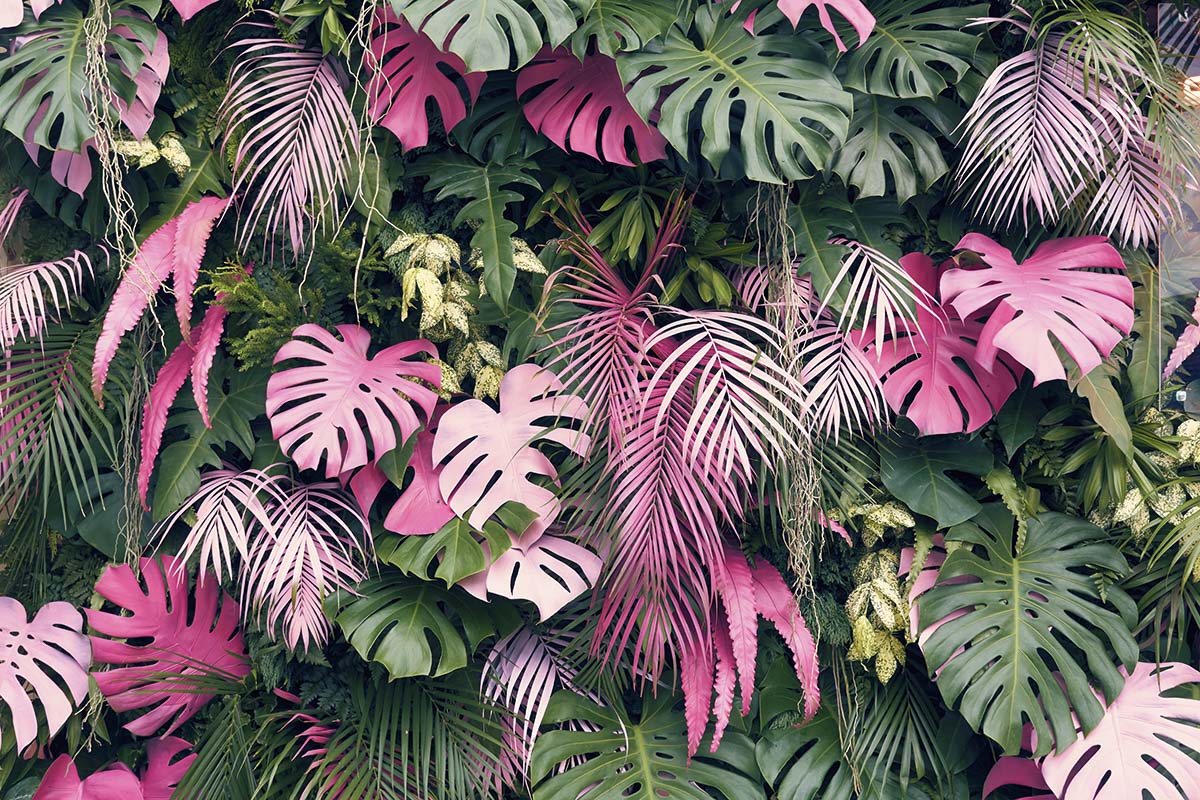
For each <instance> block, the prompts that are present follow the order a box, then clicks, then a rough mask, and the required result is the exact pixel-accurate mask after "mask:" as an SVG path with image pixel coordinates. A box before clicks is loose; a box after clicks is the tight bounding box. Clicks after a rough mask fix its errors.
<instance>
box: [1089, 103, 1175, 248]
mask: <svg viewBox="0 0 1200 800" xmlns="http://www.w3.org/2000/svg"><path fill="white" fill-rule="evenodd" d="M1142 127H1143V129H1144V127H1145V123H1144V121H1143V123H1142ZM1179 213H1180V203H1179V196H1178V194H1177V193H1176V192H1175V190H1174V189H1173V187H1172V186H1171V185H1170V182H1169V181H1168V180H1167V179H1166V176H1165V175H1164V174H1163V165H1162V159H1161V157H1160V152H1159V149H1158V146H1157V145H1156V144H1155V143H1154V142H1153V141H1151V140H1150V137H1148V136H1145V135H1141V136H1129V137H1126V139H1125V142H1124V145H1123V146H1122V147H1120V149H1119V150H1118V151H1117V152H1116V153H1115V154H1114V158H1113V160H1112V163H1111V164H1110V165H1109V168H1108V170H1107V171H1106V172H1105V175H1104V179H1103V180H1102V181H1101V182H1100V185H1099V186H1098V187H1097V188H1096V193H1095V195H1094V196H1093V197H1092V201H1091V203H1090V205H1089V206H1088V209H1087V212H1086V217H1087V219H1088V220H1090V222H1091V224H1090V227H1091V229H1092V230H1094V231H1096V232H1097V233H1100V234H1103V235H1104V236H1109V237H1111V238H1113V239H1117V240H1119V241H1121V242H1124V243H1125V244H1126V245H1128V246H1129V247H1136V248H1140V247H1145V246H1146V245H1149V244H1153V243H1155V242H1157V241H1158V232H1159V230H1160V229H1161V228H1162V225H1163V222H1164V221H1165V220H1168V219H1174V218H1175V217H1177V216H1178V214H1179Z"/></svg>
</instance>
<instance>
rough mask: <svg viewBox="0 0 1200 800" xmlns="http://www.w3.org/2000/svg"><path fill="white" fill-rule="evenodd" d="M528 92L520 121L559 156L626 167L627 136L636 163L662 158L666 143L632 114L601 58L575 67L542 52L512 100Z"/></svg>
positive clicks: (564, 57) (561, 55) (560, 52)
mask: <svg viewBox="0 0 1200 800" xmlns="http://www.w3.org/2000/svg"><path fill="white" fill-rule="evenodd" d="M531 90H532V91H536V94H535V95H533V96H532V97H526V98H525V99H524V101H523V103H522V105H521V110H522V111H523V112H524V114H525V119H527V120H529V124H530V125H532V126H533V129H534V130H536V131H538V132H539V133H542V134H544V135H545V136H546V138H548V139H549V140H550V141H552V142H554V143H555V144H556V145H558V146H559V147H560V148H562V149H563V150H566V151H568V152H573V153H583V154H584V155H589V156H591V157H592V158H594V159H596V160H598V161H606V162H608V163H610V164H623V165H625V166H628V167H631V166H633V165H634V160H633V157H632V154H631V153H629V152H627V151H626V149H625V147H626V146H625V142H626V138H627V137H629V136H632V137H633V142H634V146H635V147H636V148H637V160H638V161H639V162H640V163H643V164H647V163H649V162H651V161H658V160H659V159H662V158H666V156H667V140H666V139H665V138H664V137H663V135H662V134H661V133H659V132H658V129H657V128H652V127H651V126H650V125H648V124H647V123H646V121H645V120H643V119H642V118H641V117H640V116H638V113H637V112H636V111H634V109H633V105H632V104H631V103H630V102H629V98H628V97H626V96H625V87H624V85H623V84H622V82H621V76H620V75H619V74H618V73H617V62H616V61H615V60H614V59H612V58H611V57H609V56H606V55H604V54H603V53H592V54H590V55H588V56H586V57H585V58H584V59H583V61H580V60H579V59H578V58H576V57H575V56H574V55H573V54H572V53H571V51H570V50H567V49H566V48H565V47H560V48H558V49H556V50H551V49H550V48H548V47H543V48H542V50H541V52H540V53H538V54H537V56H535V57H534V59H533V61H531V62H530V63H529V64H528V65H526V66H525V67H522V68H521V71H520V73H518V75H517V95H518V96H524V95H525V94H526V93H527V92H530V91H531Z"/></svg>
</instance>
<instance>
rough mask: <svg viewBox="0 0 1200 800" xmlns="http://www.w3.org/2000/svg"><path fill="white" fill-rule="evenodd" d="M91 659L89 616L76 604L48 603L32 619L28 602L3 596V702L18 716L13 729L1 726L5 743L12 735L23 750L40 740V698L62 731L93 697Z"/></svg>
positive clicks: (51, 723) (52, 725)
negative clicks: (86, 628) (90, 690)
mask: <svg viewBox="0 0 1200 800" xmlns="http://www.w3.org/2000/svg"><path fill="white" fill-rule="evenodd" d="M91 660H92V651H91V647H90V646H89V644H88V639H87V637H86V636H84V635H83V617H82V616H80V614H79V612H78V611H77V610H75V607H74V606H72V605H70V604H69V603H63V602H53V603H47V604H46V605H44V606H42V607H41V608H39V609H38V611H37V613H36V614H35V615H34V617H33V619H32V620H30V619H28V618H27V617H26V614H25V606H23V605H21V604H20V603H19V602H17V601H16V600H14V599H13V598H11V597H0V704H3V705H5V706H8V710H9V714H10V716H11V717H12V730H11V731H6V730H0V745H3V744H5V742H6V740H7V738H8V737H9V736H10V735H11V736H13V737H15V739H16V743H17V749H18V750H23V749H24V748H25V747H26V746H27V745H29V744H30V743H31V742H33V741H34V740H36V739H37V735H38V718H37V712H36V711H35V710H34V705H33V700H34V699H36V700H37V701H38V703H39V704H40V705H41V707H42V712H43V714H44V715H45V718H46V726H47V728H48V729H49V734H50V735H51V736H53V735H54V734H56V733H58V729H59V728H61V727H62V726H63V723H64V722H66V721H67V718H68V717H70V716H71V711H72V709H74V707H75V705H76V704H78V703H80V702H82V701H83V699H84V698H85V697H87V693H88V673H87V670H88V666H89V665H90V664H91ZM64 687H65V691H64ZM31 694H32V697H31Z"/></svg>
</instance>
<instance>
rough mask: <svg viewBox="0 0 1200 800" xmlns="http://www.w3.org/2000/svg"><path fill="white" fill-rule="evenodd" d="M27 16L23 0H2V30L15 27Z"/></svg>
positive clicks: (0, 4) (0, 20) (0, 26)
mask: <svg viewBox="0 0 1200 800" xmlns="http://www.w3.org/2000/svg"><path fill="white" fill-rule="evenodd" d="M24 18H25V3H23V2H22V0H0V30H4V29H5V28H15V27H17V26H18V25H20V24H21V20H22V19H24Z"/></svg>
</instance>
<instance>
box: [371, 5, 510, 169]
mask: <svg viewBox="0 0 1200 800" xmlns="http://www.w3.org/2000/svg"><path fill="white" fill-rule="evenodd" d="M373 32H374V33H375V34H376V35H375V37H374V38H373V39H371V45H370V48H369V50H368V51H367V57H366V63H367V69H368V70H369V71H370V73H371V78H370V80H369V81H368V82H367V114H368V115H369V116H370V117H371V121H372V122H374V123H375V124H377V125H382V126H383V127H385V128H387V129H388V130H389V131H391V132H392V133H394V134H395V135H396V138H397V139H399V140H400V144H401V145H402V146H403V147H404V149H405V150H411V149H413V148H415V147H424V146H425V145H427V144H429V112H428V104H429V101H430V100H433V101H434V102H435V103H436V104H437V107H438V111H439V112H440V115H441V119H442V127H443V129H444V130H446V131H450V130H451V129H453V128H454V126H455V125H457V124H458V123H460V122H462V121H463V119H464V118H465V117H466V116H467V102H466V99H464V92H463V89H464V88H465V90H466V92H465V94H466V98H468V99H469V100H470V102H471V103H474V102H475V101H476V100H477V99H478V98H479V90H480V89H481V88H482V87H483V82H484V80H485V79H486V78H487V73H485V72H467V65H466V64H465V63H463V60H462V59H461V58H459V57H458V56H456V55H454V54H453V53H446V52H443V51H441V50H439V49H438V46H437V45H436V44H434V42H433V40H432V39H430V38H429V37H428V36H426V35H425V34H423V33H419V32H417V31H415V30H413V27H412V25H410V24H409V23H408V20H406V19H399V20H398V19H397V18H396V14H395V12H393V11H392V9H391V8H390V7H387V6H384V7H382V8H381V9H380V10H378V11H376V12H375V22H374V31H373ZM443 68H444V70H445V71H443ZM446 72H450V73H451V74H452V75H454V76H455V78H457V79H458V80H457V81H456V80H455V78H452V77H450V76H448V75H447V74H446ZM459 81H461V83H462V88H460V87H459Z"/></svg>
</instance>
